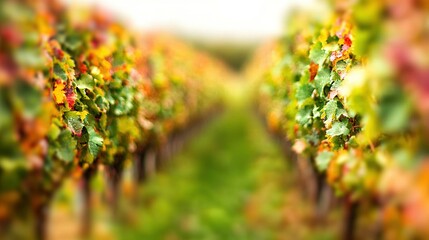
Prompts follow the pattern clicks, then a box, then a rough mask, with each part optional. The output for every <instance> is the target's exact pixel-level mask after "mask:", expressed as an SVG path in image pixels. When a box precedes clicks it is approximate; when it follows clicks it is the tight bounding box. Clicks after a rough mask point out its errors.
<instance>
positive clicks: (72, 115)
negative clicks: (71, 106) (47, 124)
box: [64, 111, 84, 136]
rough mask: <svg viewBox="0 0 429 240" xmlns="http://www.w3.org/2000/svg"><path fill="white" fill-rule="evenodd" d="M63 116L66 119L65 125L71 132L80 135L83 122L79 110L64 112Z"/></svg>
mask: <svg viewBox="0 0 429 240" xmlns="http://www.w3.org/2000/svg"><path fill="white" fill-rule="evenodd" d="M64 118H65V120H66V123H67V126H68V127H69V128H70V130H71V131H72V132H73V134H75V135H78V136H80V135H81V134H82V129H83V127H84V124H83V123H82V120H81V116H80V115H79V112H76V111H70V112H66V113H64Z"/></svg>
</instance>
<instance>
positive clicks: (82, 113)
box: [77, 110, 88, 121]
mask: <svg viewBox="0 0 429 240" xmlns="http://www.w3.org/2000/svg"><path fill="white" fill-rule="evenodd" d="M77 115H79V116H80V119H81V120H82V121H83V120H85V118H86V115H88V111H86V110H83V111H82V112H78V113H77Z"/></svg>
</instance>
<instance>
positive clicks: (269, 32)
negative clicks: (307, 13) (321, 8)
mask: <svg viewBox="0 0 429 240" xmlns="http://www.w3.org/2000/svg"><path fill="white" fill-rule="evenodd" d="M64 1H66V2H80V3H85V4H93V3H96V4H97V5H99V6H103V7H104V8H106V9H108V10H109V11H113V12H114V13H115V14H118V15H119V16H121V17H122V18H124V19H125V20H127V21H129V22H130V24H132V25H133V26H134V27H136V28H138V29H142V30H165V31H174V32H176V33H181V34H186V35H190V36H194V37H204V38H214V39H227V40H259V39H263V38H268V37H272V36H276V35H279V34H280V33H281V31H282V27H283V20H284V17H285V14H286V13H287V12H288V11H289V10H290V9H291V8H292V7H293V6H296V5H300V6H306V7H310V6H312V5H314V3H315V2H316V1H317V0H180V1H179V0H140V1H139V0H78V1H76V0H64Z"/></svg>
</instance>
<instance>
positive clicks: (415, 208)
mask: <svg viewBox="0 0 429 240" xmlns="http://www.w3.org/2000/svg"><path fill="white" fill-rule="evenodd" d="M330 9H331V11H332V13H331V16H330V18H329V19H327V20H326V19H318V18H316V17H314V16H317V15H315V14H311V13H309V12H303V11H302V12H295V13H294V14H292V16H290V18H289V20H288V22H287V28H286V32H285V34H284V35H283V37H282V38H281V39H279V40H278V41H277V42H275V43H273V44H271V45H270V46H268V48H267V49H265V50H263V51H262V52H261V53H260V54H259V58H260V59H259V60H258V59H256V60H255V62H254V63H253V65H251V66H253V67H254V68H255V67H256V68H258V63H259V64H260V63H264V64H265V67H260V66H259V70H253V74H256V75H258V73H257V72H258V71H259V75H258V76H259V77H260V78H261V79H262V82H261V83H260V84H259V86H260V87H259V100H258V102H259V108H260V111H262V112H263V113H264V114H265V116H266V118H267V122H268V124H269V126H270V128H271V129H272V130H273V131H275V132H278V133H280V134H282V135H283V136H285V137H287V138H288V139H289V140H290V141H291V142H293V149H294V150H295V152H297V153H298V154H300V155H302V156H307V157H308V159H309V160H310V161H311V163H312V164H313V165H314V166H315V167H316V168H317V169H318V170H319V172H320V173H322V174H323V176H326V181H327V182H328V183H329V184H330V185H331V186H332V187H333V188H334V190H335V192H336V193H337V194H338V195H346V196H348V198H349V199H352V200H353V201H360V200H363V199H372V200H374V201H375V202H376V204H380V205H381V208H380V211H381V213H382V216H383V220H385V221H384V224H385V226H386V229H389V231H394V232H395V231H396V232H395V233H394V234H399V235H396V236H402V237H409V235H407V234H409V232H407V231H405V230H404V229H406V228H408V227H409V226H412V227H411V228H412V229H414V230H417V231H416V232H419V233H420V234H423V235H428V234H429V232H427V231H428V229H427V227H425V225H426V226H427V222H428V220H429V219H428V218H427V216H429V215H428V214H429V192H428V190H427V189H428V187H429V181H428V178H427V174H428V171H429V168H428V167H429V162H428V160H429V145H428V142H429V141H428V140H429V138H428V136H429V135H428V133H429V128H428V122H429V117H428V116H429V107H428V106H429V105H428V103H429V101H428V99H429V98H428V96H429V91H428V87H427V86H428V83H429V71H428V69H429V59H428V56H427V54H424V53H423V52H424V51H425V50H426V51H427V50H428V43H429V41H428V37H427V36H428V35H427V34H428V28H427V25H425V24H424V23H425V22H426V23H427V20H428V16H429V14H428V13H429V8H428V5H427V4H425V3H424V2H419V1H404V2H403V3H400V1H399V2H395V3H384V2H379V1H366V0H359V1H355V2H352V1H343V2H341V1H338V2H335V4H332V3H331V4H330ZM395 224H398V225H399V227H398V228H395V227H393V226H395Z"/></svg>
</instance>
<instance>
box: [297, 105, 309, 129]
mask: <svg viewBox="0 0 429 240" xmlns="http://www.w3.org/2000/svg"><path fill="white" fill-rule="evenodd" d="M312 112H313V108H312V107H311V106H305V107H304V108H302V109H300V110H299V111H298V113H297V114H296V121H297V122H298V123H299V124H301V125H307V124H309V123H310V122H311V113H312Z"/></svg>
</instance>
